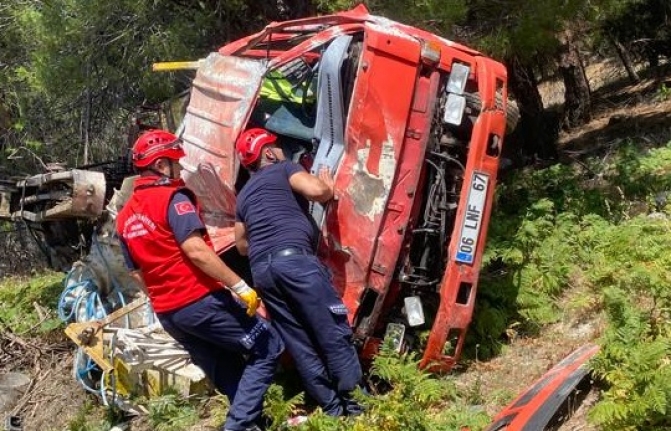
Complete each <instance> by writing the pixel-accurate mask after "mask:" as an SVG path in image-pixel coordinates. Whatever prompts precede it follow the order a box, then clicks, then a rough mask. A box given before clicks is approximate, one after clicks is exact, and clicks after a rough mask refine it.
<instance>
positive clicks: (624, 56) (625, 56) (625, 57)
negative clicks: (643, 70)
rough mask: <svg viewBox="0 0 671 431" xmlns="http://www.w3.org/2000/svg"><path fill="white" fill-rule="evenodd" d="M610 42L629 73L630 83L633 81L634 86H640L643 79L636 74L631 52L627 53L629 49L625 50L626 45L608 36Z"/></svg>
mask: <svg viewBox="0 0 671 431" xmlns="http://www.w3.org/2000/svg"><path fill="white" fill-rule="evenodd" d="M608 40H609V41H610V43H611V44H613V47H614V48H615V52H617V56H618V57H620V61H621V62H622V64H623V65H624V69H625V70H626V71H627V76H628V77H629V81H631V83H632V84H638V83H639V82H641V77H640V76H638V73H636V70H635V69H634V65H633V62H632V61H631V57H630V56H629V51H627V48H625V47H624V45H622V43H621V42H620V41H619V40H617V39H615V38H614V37H613V36H612V35H608Z"/></svg>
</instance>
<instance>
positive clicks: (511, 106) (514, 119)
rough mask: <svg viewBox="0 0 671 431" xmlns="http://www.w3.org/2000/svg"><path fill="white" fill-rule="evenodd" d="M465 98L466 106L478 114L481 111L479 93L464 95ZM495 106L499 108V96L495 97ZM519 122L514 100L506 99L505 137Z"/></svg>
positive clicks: (518, 113)
mask: <svg viewBox="0 0 671 431" xmlns="http://www.w3.org/2000/svg"><path fill="white" fill-rule="evenodd" d="M464 97H465V98H466V106H469V107H471V108H473V109H476V110H477V111H478V112H479V111H480V110H481V109H482V108H481V106H482V99H480V93H464ZM496 104H497V105H498V106H501V105H502V104H503V103H502V101H501V96H499V95H498V94H497V95H496ZM519 121H520V110H519V108H518V107H517V102H515V101H514V100H511V99H508V104H507V105H506V135H507V134H510V133H512V131H513V130H515V127H517V123H518V122H519Z"/></svg>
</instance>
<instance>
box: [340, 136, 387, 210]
mask: <svg viewBox="0 0 671 431" xmlns="http://www.w3.org/2000/svg"><path fill="white" fill-rule="evenodd" d="M369 153H370V140H369V141H367V145H366V147H364V148H362V149H360V150H358V151H357V161H356V165H355V166H354V168H353V175H352V182H351V183H350V186H349V187H348V188H347V190H348V191H349V193H350V196H351V197H352V201H353V202H354V208H355V209H356V211H357V212H358V213H359V214H362V215H364V216H366V217H367V218H368V219H369V220H371V221H372V220H374V219H375V216H377V215H379V214H382V213H383V212H384V208H385V206H386V203H387V199H388V197H389V192H390V190H391V184H392V181H393V180H394V173H395V172H396V157H395V155H394V142H393V141H392V139H391V137H390V136H387V140H386V141H385V142H383V143H382V153H381V155H380V164H379V169H378V172H379V175H373V174H371V173H370V172H369V171H368V169H366V162H367V160H368V154H369Z"/></svg>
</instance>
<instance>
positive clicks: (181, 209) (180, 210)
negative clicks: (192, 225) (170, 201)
mask: <svg viewBox="0 0 671 431" xmlns="http://www.w3.org/2000/svg"><path fill="white" fill-rule="evenodd" d="M175 211H176V212H177V215H184V214H188V213H195V212H196V207H194V206H193V204H192V203H191V202H178V203H176V204H175Z"/></svg>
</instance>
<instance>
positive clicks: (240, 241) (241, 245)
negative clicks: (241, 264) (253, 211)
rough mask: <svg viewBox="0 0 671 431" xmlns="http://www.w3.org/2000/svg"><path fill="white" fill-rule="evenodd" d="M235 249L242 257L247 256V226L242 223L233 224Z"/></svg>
mask: <svg viewBox="0 0 671 431" xmlns="http://www.w3.org/2000/svg"><path fill="white" fill-rule="evenodd" d="M234 230H235V247H236V248H237V249H238V252H239V253H240V254H241V255H242V256H247V255H248V254H249V240H248V239H247V226H245V224H244V223H243V222H240V221H236V222H235V229H234Z"/></svg>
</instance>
